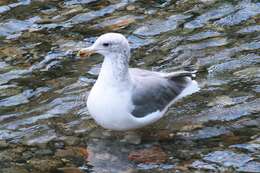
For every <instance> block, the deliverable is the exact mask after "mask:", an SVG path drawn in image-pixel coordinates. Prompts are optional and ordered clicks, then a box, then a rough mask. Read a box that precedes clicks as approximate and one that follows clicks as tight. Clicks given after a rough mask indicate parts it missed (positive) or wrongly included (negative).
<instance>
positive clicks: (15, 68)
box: [0, 0, 260, 173]
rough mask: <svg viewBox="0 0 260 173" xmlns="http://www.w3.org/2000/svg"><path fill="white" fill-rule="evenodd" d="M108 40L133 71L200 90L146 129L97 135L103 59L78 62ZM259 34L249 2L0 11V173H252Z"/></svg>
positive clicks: (26, 1)
mask: <svg viewBox="0 0 260 173" xmlns="http://www.w3.org/2000/svg"><path fill="white" fill-rule="evenodd" d="M106 32H120V33H122V34H124V35H125V36H126V37H127V38H128V39H129V41H130V42H131V48H132V52H131V53H132V57H133V58H132V59H131V63H130V64H131V66H132V67H139V68H145V69H149V70H156V71H173V70H179V69H187V70H197V71H198V74H197V80H198V82H199V84H200V87H201V90H200V91H199V92H197V93H195V94H193V95H192V96H188V97H186V98H184V99H182V100H181V101H179V102H178V103H176V104H175V105H173V106H172V107H171V108H170V109H169V111H168V113H167V115H166V116H165V117H164V118H163V119H162V120H160V121H159V122H157V123H155V124H153V125H151V126H148V127H146V128H143V129H140V130H137V131H131V132H113V131H108V130H105V129H102V128H100V127H99V126H97V125H96V124H95V122H94V121H93V120H92V119H91V118H90V116H89V113H88V110H87V109H86V107H85V106H86V98H87V96H88V92H89V90H90V88H91V87H92V85H93V83H94V82H95V80H96V78H97V75H98V72H99V69H100V65H101V62H102V58H101V57H100V56H98V55H95V56H93V57H92V58H89V59H87V60H80V59H79V58H78V57H77V56H76V53H77V51H78V50H79V49H81V48H83V47H86V46H88V45H91V44H92V43H93V41H94V40H95V39H96V38H97V36H99V35H101V34H102V33H106ZM259 33H260V3H259V1H257V0H240V1H238V0H231V1H222V0H175V1H171V0H146V1H144V0H141V1H135V0H100V1H98V0H65V1H60V0H9V1H7V0H2V1H0V173H38V172H40V173H54V172H55V173H56V172H57V173H84V172H97V173H110V172H111V173H115V172H120V173H135V172H140V173H148V172H152V173H156V172H158V173H159V172H160V173H161V172H164V173H168V172H176V173H177V172H260V97H259V96H260V95H259V92H260V82H259V81H260V68H259V65H260V55H259V50H260V34H259Z"/></svg>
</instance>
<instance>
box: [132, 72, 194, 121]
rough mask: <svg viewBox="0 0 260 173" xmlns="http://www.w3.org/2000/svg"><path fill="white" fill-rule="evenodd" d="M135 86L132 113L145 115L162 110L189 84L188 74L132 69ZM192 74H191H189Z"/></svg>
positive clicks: (136, 115) (138, 115)
mask: <svg viewBox="0 0 260 173" xmlns="http://www.w3.org/2000/svg"><path fill="white" fill-rule="evenodd" d="M130 74H131V77H132V79H133V83H134V88H133V95H132V102H133V104H134V109H133V110H132V112H131V113H132V115H133V116H135V117H144V116H146V115H148V114H150V113H153V112H156V111H158V110H159V111H162V110H163V109H164V108H166V106H167V105H168V104H169V103H170V102H171V101H172V100H173V99H175V98H176V97H177V96H178V95H179V94H180V93H181V92H182V91H183V89H184V88H185V87H186V86H187V83H188V81H187V75H184V76H183V75H176V73H174V75H171V73H169V74H165V76H163V74H162V73H158V72H151V71H147V70H140V69H130ZM189 75H190V74H189ZM171 76H172V77H171Z"/></svg>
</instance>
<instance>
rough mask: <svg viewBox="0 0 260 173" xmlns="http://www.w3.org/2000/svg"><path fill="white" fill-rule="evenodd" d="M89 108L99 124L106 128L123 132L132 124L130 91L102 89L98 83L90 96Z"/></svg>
mask: <svg viewBox="0 0 260 173" xmlns="http://www.w3.org/2000/svg"><path fill="white" fill-rule="evenodd" d="M87 107H88V110H89V112H90V114H91V116H92V117H93V118H94V119H95V121H96V122H97V124H99V125H101V126H103V127H104V128H108V129H113V130H121V129H122V128H124V127H125V126H126V125H127V124H128V123H131V120H130V119H131V118H132V116H131V114H130V110H131V95H130V90H120V89H118V88H111V87H102V86H100V85H99V84H98V83H96V84H95V86H94V87H93V88H92V90H91V92H90V94H89V97H88V101H87Z"/></svg>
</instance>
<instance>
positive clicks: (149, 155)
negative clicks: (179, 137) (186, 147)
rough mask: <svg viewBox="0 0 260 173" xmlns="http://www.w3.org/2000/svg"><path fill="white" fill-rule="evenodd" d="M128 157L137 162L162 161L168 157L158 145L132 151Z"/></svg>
mask: <svg viewBox="0 0 260 173" xmlns="http://www.w3.org/2000/svg"><path fill="white" fill-rule="evenodd" d="M128 159H129V160H131V161H134V162H137V163H164V162H165V161H166V160H167V159H168V157H167V154H166V153H165V152H164V151H163V150H162V149H161V148H160V147H158V146H156V147H151V148H146V149H140V150H137V151H132V152H130V153H129V155H128Z"/></svg>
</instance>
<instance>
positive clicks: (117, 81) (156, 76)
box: [78, 33, 199, 131]
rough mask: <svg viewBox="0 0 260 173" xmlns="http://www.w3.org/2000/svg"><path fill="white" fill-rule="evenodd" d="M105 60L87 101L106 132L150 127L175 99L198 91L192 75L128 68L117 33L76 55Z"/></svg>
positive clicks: (126, 52)
mask: <svg viewBox="0 0 260 173" xmlns="http://www.w3.org/2000/svg"><path fill="white" fill-rule="evenodd" d="M93 53H97V54H101V55H102V56H104V61H103V63H102V67H101V70H100V73H99V76H98V79H97V80H96V82H95V84H94V86H93V87H92V89H91V91H90V93H89V96H88V99H87V108H88V111H89V113H90V115H91V116H92V117H93V119H94V120H95V121H96V123H97V124H99V125H100V126H102V127H103V128H105V129H110V130H116V131H126V130H132V129H137V128H141V127H144V126H146V125H149V124H152V123H154V122H156V121H157V120H159V119H160V118H162V117H163V115H164V114H165V113H166V112H167V110H168V108H169V106H171V105H172V104H173V103H174V102H176V101H177V100H178V99H180V98H182V97H184V96H187V95H190V94H192V93H194V92H196V91H198V90H199V86H198V83H197V82H196V81H195V80H192V77H193V76H194V75H195V74H194V73H195V72H188V71H177V72H171V73H164V72H155V71H148V70H143V69H138V68H129V60H130V47H129V43H128V40H127V39H126V38H125V37H124V36H123V35H122V34H120V33H106V34H103V35H101V36H100V37H98V39H97V40H96V41H95V43H94V44H93V45H92V46H90V47H87V48H83V49H81V50H80V51H79V52H78V55H79V56H80V57H88V56H90V55H91V54H93Z"/></svg>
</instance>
